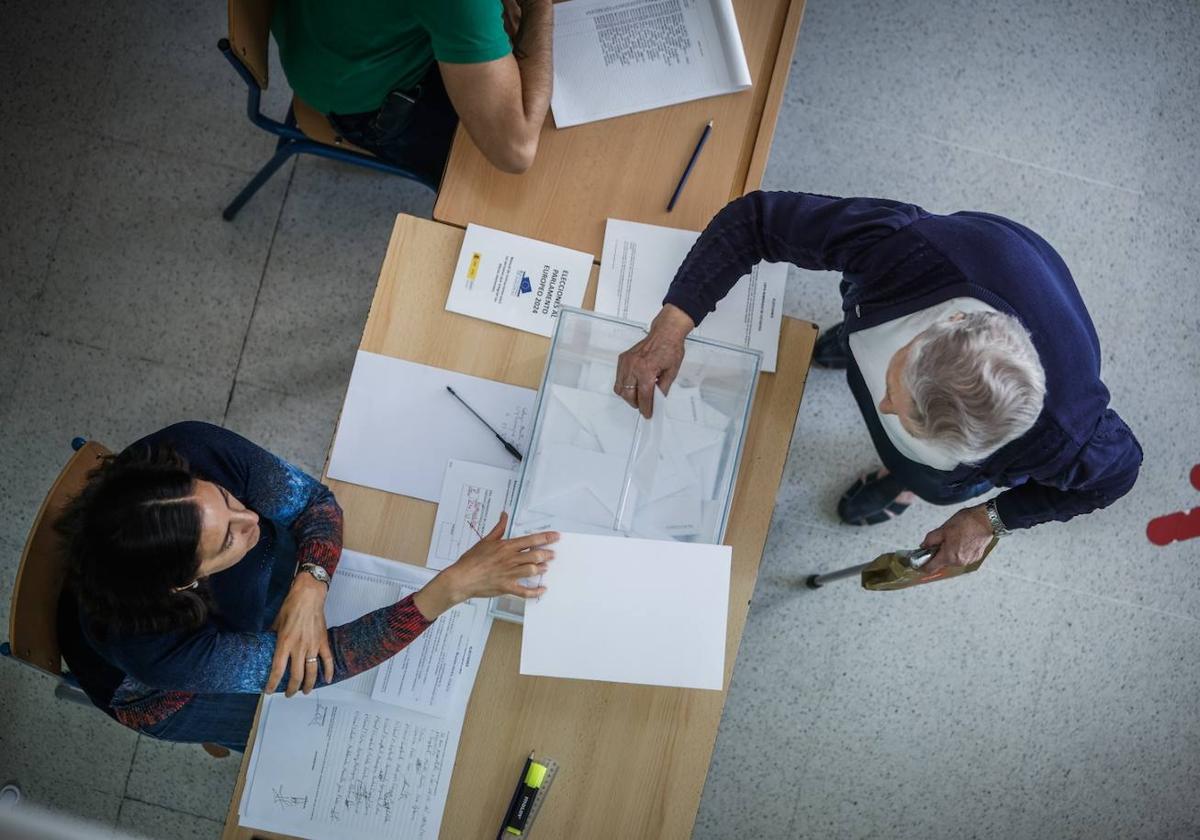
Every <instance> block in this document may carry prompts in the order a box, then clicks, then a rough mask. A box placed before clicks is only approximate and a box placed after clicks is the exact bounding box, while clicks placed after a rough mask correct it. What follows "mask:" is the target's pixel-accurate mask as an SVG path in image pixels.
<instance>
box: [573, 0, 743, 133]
mask: <svg viewBox="0 0 1200 840" xmlns="http://www.w3.org/2000/svg"><path fill="white" fill-rule="evenodd" d="M748 87H750V68H749V66H748V65H747V64H746V53H745V51H744V50H743V49H742V37H741V34H740V33H739V32H738V25H737V19H736V17H735V16H734V13H733V0H568V2H565V3H555V4H554V92H553V93H552V94H551V99H550V108H551V110H552V111H553V112H554V124H555V125H556V126H558V127H559V128H566V127H568V126H572V125H578V124H580V123H588V122H594V121H596V120H603V119H607V118H609V117H617V116H621V115H622V114H633V113H636V112H638V111H648V110H650V109H651V108H661V107H663V106H664V105H674V104H676V103H678V102H688V101H690V100H692V99H703V98H704V97H706V96H718V95H720V94H725V93H734V92H736V91H739V90H745V89H746V88H748Z"/></svg>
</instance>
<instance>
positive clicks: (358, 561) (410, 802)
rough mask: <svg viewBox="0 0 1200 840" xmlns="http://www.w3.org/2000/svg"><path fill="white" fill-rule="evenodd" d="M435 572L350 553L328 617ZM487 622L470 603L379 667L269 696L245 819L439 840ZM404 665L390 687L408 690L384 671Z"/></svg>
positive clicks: (314, 830)
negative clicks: (385, 683) (385, 681)
mask: <svg viewBox="0 0 1200 840" xmlns="http://www.w3.org/2000/svg"><path fill="white" fill-rule="evenodd" d="M433 575H434V572H433V571H431V570H429V569H426V568H423V567H421V566H412V565H409V564H407V563H398V562H394V561H391V560H385V559H383V558H381V557H374V556H372V555H369V554H361V553H359V552H356V551H351V550H349V549H343V551H342V556H341V560H340V562H339V563H338V568H337V571H336V573H335V574H334V576H333V581H332V583H331V585H330V588H329V595H328V597H327V598H326V600H325V620H326V624H327V625H328V626H330V627H335V626H338V625H341V624H346V623H348V622H350V621H353V620H354V619H356V618H358V617H359V616H361V615H363V614H365V613H368V612H371V611H372V610H375V609H378V608H379V607H383V606H387V605H389V604H392V603H395V602H396V601H398V600H400V599H401V598H403V597H405V596H406V595H408V594H410V593H411V592H414V591H416V590H417V589H419V588H420V587H421V586H423V585H424V584H425V583H426V582H427V581H429V580H430V579H431V578H432V577H433ZM463 607H468V609H467V610H462V608H463ZM456 611H460V612H458V613H457V615H455V612H456ZM447 617H451V618H452V620H451V621H450V622H445V619H446V618H447ZM443 622H445V623H443ZM439 624H442V628H441V631H440V633H439V632H437V631H438V625H439ZM489 629H490V618H488V616H487V607H486V604H485V603H484V602H479V601H468V602H466V603H464V604H459V605H458V606H456V607H454V609H453V610H451V611H449V612H447V613H445V614H443V615H442V616H440V617H439V618H438V620H437V621H435V622H434V624H433V626H432V627H430V628H428V629H427V630H426V631H425V633H423V634H422V635H421V636H419V637H418V638H417V639H416V640H415V641H414V642H413V643H411V644H410V645H409V646H408V647H406V648H405V649H404V650H402V651H401V652H400V653H398V654H396V656H394V657H392V658H391V659H389V660H387V661H386V662H385V663H383V664H382V665H380V666H377V667H375V668H372V669H371V670H370V671H367V672H365V673H363V674H359V675H358V676H356V677H354V678H352V679H349V680H345V681H343V682H340V683H336V684H334V685H331V686H326V687H324V688H319V689H317V690H316V691H314V692H312V693H311V694H308V695H302V694H301V695H296V696H295V697H291V698H288V697H284V696H283V695H281V694H278V693H277V694H272V695H269V696H267V697H266V698H264V700H263V705H262V711H261V713H260V715H259V723H258V729H257V735H256V736H255V743H254V750H253V752H252V753H251V755H250V763H249V765H248V768H247V772H246V784H245V787H244V789H243V792H242V799H241V801H240V802H239V803H238V814H239V823H240V824H241V825H243V826H246V827H248V828H258V829H263V830H266V831H273V832H278V833H281V834H289V835H293V836H296V837H305V838H312V840H325V839H326V838H331V837H337V838H345V840H374V838H376V837H380V836H389V837H392V836H394V837H406V838H413V840H434V839H435V838H437V836H438V832H439V829H440V826H441V820H442V815H443V813H444V811H445V807H446V797H447V795H448V794H449V790H450V776H451V772H452V771H453V769H454V758H455V755H456V753H457V752H458V739H459V735H460V733H461V731H462V724H463V717H464V715H465V713H466V706H467V702H468V699H469V695H470V690H471V687H472V685H473V683H474V680H475V677H476V676H477V674H478V663H479V657H480V656H481V655H482V651H483V646H484V644H485V643H486V640H487V632H488V630H489ZM398 665H399V666H402V669H403V671H404V673H403V678H398V679H395V680H394V681H393V683H392V684H393V686H394V687H396V689H398V688H399V687H401V686H403V687H405V688H406V689H407V690H406V691H400V690H392V691H389V690H386V689H381V688H380V687H379V686H378V685H377V678H379V677H381V676H382V675H385V674H386V673H387V670H388V668H389V667H392V668H395V667H396V666H398ZM379 682H381V680H380V681H379ZM381 699H382V700H384V701H386V702H380V700H381Z"/></svg>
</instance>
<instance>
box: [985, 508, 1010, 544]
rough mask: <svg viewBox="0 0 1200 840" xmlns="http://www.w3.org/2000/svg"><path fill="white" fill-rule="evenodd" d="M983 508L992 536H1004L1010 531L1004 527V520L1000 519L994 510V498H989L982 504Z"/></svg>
mask: <svg viewBox="0 0 1200 840" xmlns="http://www.w3.org/2000/svg"><path fill="white" fill-rule="evenodd" d="M983 509H984V510H985V511H986V512H987V518H988V522H990V523H991V525H992V536H993V537H1006V536H1008V535H1009V534H1011V533H1012V531H1010V530H1008V529H1007V528H1005V527H1004V520H1002V519H1001V518H1000V514H999V513H997V512H996V500H995V499H989V500H988V503H987V504H986V505H984V506H983Z"/></svg>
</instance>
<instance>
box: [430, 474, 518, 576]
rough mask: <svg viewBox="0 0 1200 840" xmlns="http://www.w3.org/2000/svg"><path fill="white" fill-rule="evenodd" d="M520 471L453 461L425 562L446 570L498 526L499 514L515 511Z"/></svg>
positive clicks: (440, 499) (444, 486) (443, 488)
mask: <svg viewBox="0 0 1200 840" xmlns="http://www.w3.org/2000/svg"><path fill="white" fill-rule="evenodd" d="M518 480H519V473H518V471H517V470H506V469H503V468H501V467H492V466H488V465H487V464H476V463H473V462H471V461H459V460H451V461H450V462H449V463H448V464H447V465H446V477H445V479H444V481H443V482H442V493H441V496H440V497H439V501H438V509H437V516H436V517H435V519H434V523H433V537H432V539H431V540H430V541H429V554H428V556H427V557H426V558H425V565H426V566H428V567H429V568H431V569H439V570H440V569H444V568H446V567H447V566H449V565H450V564H452V563H454V562H455V561H456V560H458V558H459V557H462V556H463V554H464V553H466V551H467V550H468V549H470V548H471V546H473V545H475V543H477V542H479V540H480V539H481V538H482V537H483V535H484V534H486V533H487V532H488V531H490V530H492V528H494V527H495V525H496V523H497V522H499V521H500V514H501V513H503V512H504V511H506V510H507V511H510V512H511V511H512V505H513V500H514V498H515V497H516V494H517V482H518Z"/></svg>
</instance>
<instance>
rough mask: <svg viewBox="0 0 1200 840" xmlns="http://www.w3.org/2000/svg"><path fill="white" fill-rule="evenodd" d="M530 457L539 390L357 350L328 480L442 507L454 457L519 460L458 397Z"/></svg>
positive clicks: (503, 462)
mask: <svg viewBox="0 0 1200 840" xmlns="http://www.w3.org/2000/svg"><path fill="white" fill-rule="evenodd" d="M446 386H450V387H452V388H454V390H455V391H456V392H457V393H458V395H459V396H460V397H462V399H463V400H464V401H465V402H466V403H467V405H469V406H471V408H473V409H475V411H477V412H478V413H479V414H480V415H481V416H482V417H483V418H484V419H485V420H487V422H488V424H489V425H491V426H492V428H494V429H495V430H496V431H498V432H499V433H500V434H501V435H503V437H504V439H505V440H507V441H508V442H509V443H511V444H512V445H513V446H515V447H516V448H517V450H518V451H519V452H522V453H523V452H525V451H526V449H527V448H528V445H529V437H530V435H531V433H532V426H533V404H534V400H535V398H536V396H537V392H536V391H534V390H533V389H531V388H518V387H517V386H515V385H506V384H504V383H503V382H494V381H492V380H490V379H481V378H479V377H477V376H468V375H467V374H465V373H457V372H455V371H452V370H443V369H442V368H435V367H430V366H429V365H420V364H417V363H416V362H408V361H405V360H403V359H395V358H392V357H391V356H380V355H378V354H376V353H367V352H366V351H363V350H360V351H358V357H357V358H356V359H355V362H354V371H353V372H352V373H351V374H350V385H349V387H348V388H347V390H346V402H345V404H344V405H343V406H342V417H341V420H340V421H339V423H338V430H337V437H336V438H334V441H333V451H332V453H331V454H330V456H329V477H330V478H336V479H337V480H339V481H347V482H349V483H351V484H361V485H363V486H366V487H375V488H377V489H379V490H387V491H388V492H391V493H400V494H402V495H405V496H413V497H415V498H418V499H425V500H426V501H429V502H436V501H437V500H438V498H439V496H440V494H441V490H442V477H443V475H444V473H445V471H446V462H447V461H449V460H450V459H451V458H455V459H462V460H466V461H475V462H478V463H482V464H490V465H491V466H494V467H502V468H505V469H511V468H513V467H514V466H517V464H518V462H517V459H516V458H514V457H513V456H512V455H510V454H509V453H508V452H507V450H505V448H504V446H503V444H501V443H500V441H498V440H497V439H496V436H495V435H494V434H492V433H491V432H490V431H488V428H487V426H485V425H484V424H483V423H482V422H480V420H479V419H478V418H477V417H475V416H473V415H472V414H471V412H470V411H468V410H467V409H466V407H464V406H463V404H462V403H460V402H459V401H458V400H456V399H455V398H454V397H453V396H452V395H451V394H450V393H449V392H448V391H447V390H446Z"/></svg>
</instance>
